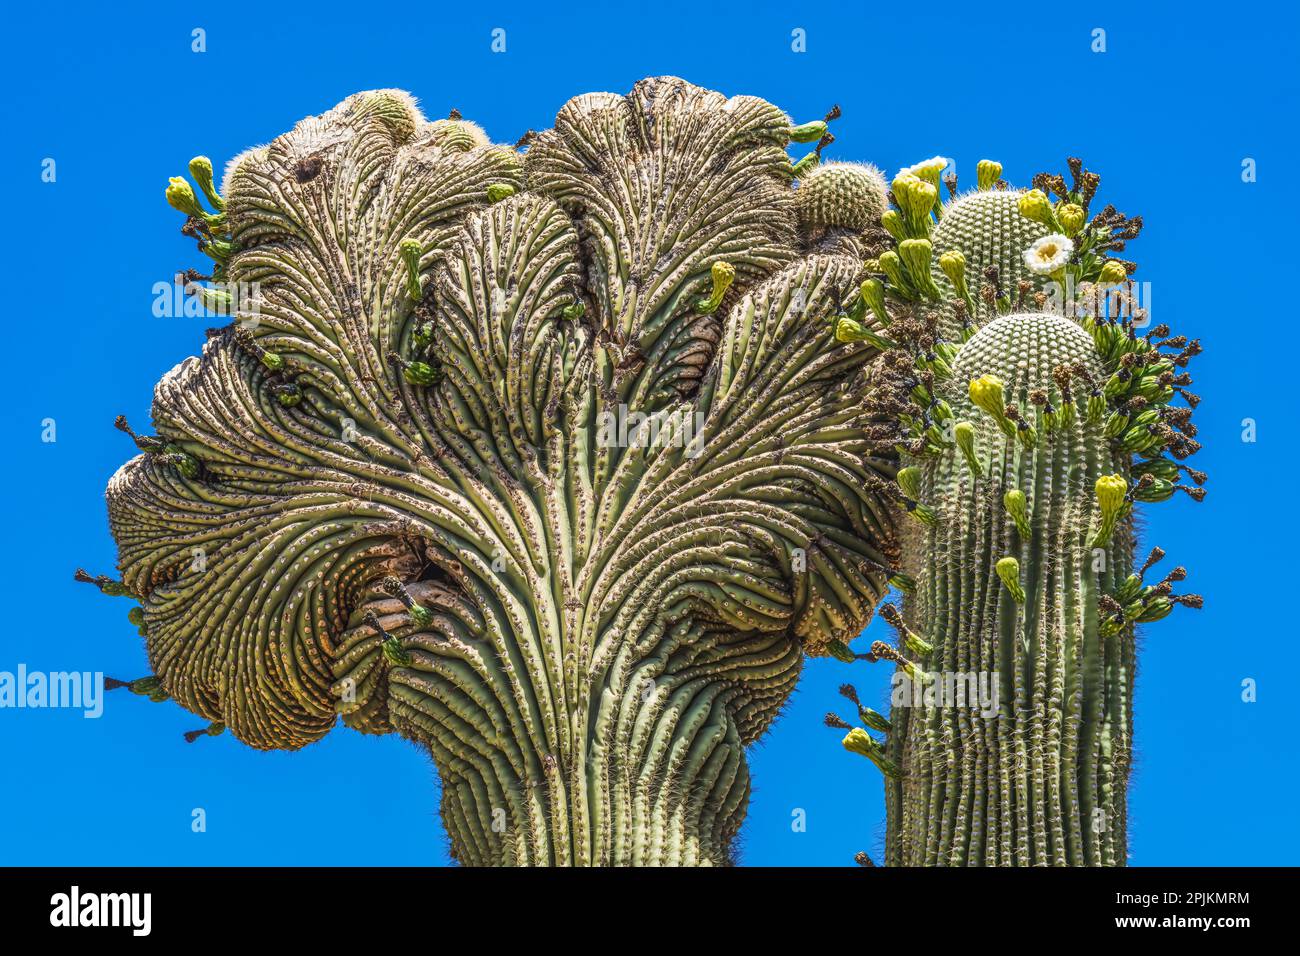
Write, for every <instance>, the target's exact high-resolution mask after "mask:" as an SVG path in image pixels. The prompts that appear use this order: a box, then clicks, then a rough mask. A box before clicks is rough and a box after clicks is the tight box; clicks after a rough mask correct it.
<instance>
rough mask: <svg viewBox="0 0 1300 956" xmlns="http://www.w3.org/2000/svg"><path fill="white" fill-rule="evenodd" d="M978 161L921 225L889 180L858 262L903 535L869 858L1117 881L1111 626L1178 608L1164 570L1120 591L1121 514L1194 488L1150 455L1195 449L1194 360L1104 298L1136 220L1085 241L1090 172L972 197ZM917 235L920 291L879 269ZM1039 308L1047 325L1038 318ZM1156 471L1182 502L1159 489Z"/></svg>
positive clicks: (1122, 791)
mask: <svg viewBox="0 0 1300 956" xmlns="http://www.w3.org/2000/svg"><path fill="white" fill-rule="evenodd" d="M983 167H984V164H981V185H982V186H984V187H985V190H989V191H980V192H977V193H974V194H972V195H970V196H967V197H963V198H959V199H957V200H956V201H955V202H953V203H951V204H950V205H949V206H948V207H947V208H946V209H945V210H942V211H937V212H936V216H935V219H936V220H937V227H934V225H933V223H932V222H931V221H930V219H929V217H928V216H918V215H914V214H910V213H909V206H911V207H913V210H912V211H913V212H915V208H914V207H915V205H916V193H918V192H921V193H927V194H928V191H927V190H920V189H919V188H918V182H923V181H924V177H918V176H917V175H915V174H914V172H909V171H905V172H904V173H903V174H901V175H900V177H899V178H897V179H896V180H895V183H894V194H895V198H896V200H897V202H898V206H899V210H898V214H897V221H898V222H900V223H905V224H906V229H905V230H904V231H903V232H902V233H901V234H900V233H896V234H895V239H897V240H898V245H899V247H900V249H899V252H900V256H899V259H900V261H901V262H902V265H903V268H902V269H901V270H899V269H898V266H897V264H896V263H889V262H888V261H886V262H882V263H881V265H882V269H881V272H882V275H881V279H882V281H883V282H884V283H885V291H886V293H887V295H888V297H889V309H890V311H891V312H892V313H893V318H892V319H891V322H890V324H889V333H890V335H891V337H892V338H893V339H894V340H895V341H897V342H898V343H899V345H900V347H899V348H898V349H896V350H894V351H893V352H891V353H889V354H887V355H886V356H885V361H886V363H887V365H888V368H889V371H890V375H891V380H890V381H889V383H888V384H885V385H882V386H881V388H880V389H879V390H878V391H877V392H876V393H875V394H874V395H873V397H872V401H873V402H874V403H875V404H877V405H878V406H880V407H887V408H892V409H894V410H895V411H896V412H897V413H898V427H897V430H896V431H895V432H894V433H893V434H892V435H889V436H888V438H889V440H891V441H893V442H894V444H895V448H896V449H897V450H898V452H899V453H900V456H901V459H902V462H901V464H902V465H903V466H904V467H902V468H901V470H900V471H899V482H898V485H897V487H896V489H893V491H894V494H895V496H896V497H897V498H898V499H899V500H900V502H901V503H902V505H903V507H904V508H905V510H906V511H907V512H909V513H910V514H912V515H913V516H914V517H915V516H920V517H921V519H922V520H919V521H914V522H910V523H909V531H908V533H907V534H906V535H905V537H904V541H903V559H902V562H901V572H902V578H903V580H905V581H907V582H908V583H909V585H910V587H909V588H908V593H907V595H906V600H905V610H904V613H903V614H902V615H897V617H898V619H897V620H894V619H893V618H894V617H895V615H889V616H887V619H888V620H890V623H891V624H894V625H895V626H896V628H897V629H898V631H899V642H898V648H897V649H895V648H892V647H890V646H889V645H887V644H886V645H877V646H873V647H872V651H871V654H869V655H867V657H868V659H871V660H888V661H894V662H895V663H897V664H898V665H899V672H898V674H897V675H896V680H895V684H894V694H893V708H892V710H891V713H890V717H889V722H890V726H889V729H888V732H887V735H886V738H885V740H884V741H883V742H873V744H874V746H875V748H877V750H878V751H879V753H878V754H876V755H875V756H876V757H878V758H879V759H877V760H876V762H877V765H878V766H881V765H882V764H883V765H887V766H890V767H893V768H897V769H896V772H895V773H893V774H888V775H887V777H886V803H887V810H888V817H889V819H888V828H887V837H886V847H885V861H886V863H889V864H896V865H931V866H932V865H956V866H960V865H972V866H978V865H1123V864H1124V863H1125V861H1126V858H1127V843H1126V840H1127V833H1126V794H1127V782H1128V773H1129V769H1130V766H1131V759H1132V735H1133V714H1132V708H1131V702H1132V695H1133V681H1134V673H1135V666H1136V653H1135V641H1134V625H1135V624H1136V623H1142V622H1146V621H1150V620H1156V619H1158V618H1159V617H1163V616H1164V615H1165V614H1167V613H1168V612H1169V610H1170V609H1171V608H1172V606H1173V605H1174V604H1175V603H1184V604H1187V605H1189V606H1193V607H1198V606H1199V605H1200V598H1199V597H1198V596H1196V595H1181V596H1179V595H1173V594H1172V584H1173V583H1174V582H1175V581H1178V580H1181V579H1182V577H1183V575H1184V574H1185V572H1184V571H1183V570H1182V569H1181V568H1176V569H1175V570H1174V571H1173V572H1171V574H1170V575H1169V576H1168V577H1166V579H1165V580H1163V581H1161V582H1160V583H1159V584H1154V585H1148V584H1145V583H1144V581H1143V575H1144V574H1145V572H1146V571H1147V570H1148V568H1149V567H1150V565H1151V564H1152V563H1154V561H1155V560H1158V559H1159V557H1160V556H1162V554H1163V552H1160V551H1159V549H1156V550H1155V551H1153V552H1152V556H1151V558H1150V559H1148V562H1147V564H1146V566H1144V567H1143V568H1142V569H1141V571H1140V572H1138V573H1134V570H1133V555H1134V548H1135V536H1134V530H1133V517H1132V504H1133V502H1134V501H1135V500H1142V501H1156V500H1163V499H1164V498H1167V497H1169V496H1170V495H1171V494H1172V493H1173V491H1174V490H1175V489H1176V488H1182V490H1184V491H1186V492H1187V493H1188V494H1190V495H1191V496H1192V497H1194V498H1196V499H1197V500H1199V499H1200V497H1201V496H1202V492H1201V490H1200V488H1199V484H1200V482H1202V481H1204V475H1202V474H1200V473H1199V472H1195V471H1191V470H1190V469H1186V468H1185V466H1179V465H1178V464H1176V463H1175V462H1174V461H1170V460H1169V459H1167V458H1165V457H1163V453H1164V452H1168V453H1169V454H1171V455H1173V456H1174V458H1176V459H1182V458H1185V457H1186V456H1187V455H1189V454H1191V453H1192V452H1194V451H1195V450H1196V448H1197V447H1199V446H1198V445H1197V444H1196V442H1195V440H1194V438H1193V436H1194V435H1195V427H1194V426H1192V425H1191V423H1190V421H1189V419H1190V407H1189V406H1181V407H1175V406H1174V405H1173V404H1172V402H1173V401H1174V399H1175V396H1176V394H1177V393H1178V391H1180V390H1181V389H1182V388H1183V386H1185V385H1186V384H1189V383H1190V379H1189V378H1188V377H1187V376H1186V374H1185V373H1182V372H1181V371H1180V369H1181V368H1182V367H1183V366H1185V365H1186V364H1187V361H1188V359H1189V358H1190V357H1191V356H1192V355H1194V354H1195V353H1196V352H1197V351H1199V345H1198V344H1197V343H1195V342H1192V343H1188V342H1187V341H1186V340H1185V339H1182V338H1180V337H1176V338H1167V336H1168V335H1169V330H1168V329H1167V328H1165V327H1156V328H1154V329H1152V330H1151V331H1150V332H1148V333H1146V334H1145V335H1142V334H1141V331H1142V329H1143V328H1144V327H1145V314H1144V313H1143V312H1142V310H1141V309H1139V308H1137V307H1136V303H1134V301H1133V300H1132V297H1131V296H1130V295H1128V293H1127V292H1126V291H1125V290H1124V289H1123V288H1120V287H1112V288H1106V287H1105V280H1110V282H1111V283H1112V284H1113V283H1114V282H1115V281H1116V278H1117V270H1118V273H1119V275H1122V276H1126V275H1127V274H1128V272H1129V271H1131V270H1130V269H1129V268H1128V264H1126V263H1122V262H1121V261H1120V260H1115V259H1112V258H1109V255H1108V254H1109V253H1113V252H1115V251H1119V250H1121V249H1123V246H1124V243H1125V242H1126V241H1127V239H1129V238H1132V236H1133V235H1136V231H1137V228H1139V227H1140V220H1128V219H1126V218H1125V217H1123V216H1121V215H1120V214H1119V213H1117V212H1116V211H1115V210H1114V209H1113V208H1111V207H1107V208H1106V209H1105V210H1103V211H1102V212H1100V213H1098V214H1097V216H1095V217H1094V218H1093V219H1092V220H1091V222H1088V223H1087V224H1086V228H1085V221H1084V220H1083V219H1082V218H1081V217H1082V216H1084V214H1085V213H1086V210H1087V207H1088V205H1089V202H1090V200H1091V198H1092V194H1093V192H1095V189H1096V177H1095V175H1094V174H1091V173H1087V172H1085V171H1084V170H1082V167H1081V165H1079V164H1078V162H1077V161H1076V160H1071V169H1072V172H1073V173H1074V184H1073V186H1072V187H1067V186H1066V185H1065V183H1064V180H1063V179H1062V177H1047V176H1043V177H1039V178H1037V179H1036V183H1041V184H1042V185H1044V186H1045V187H1046V188H1047V189H1049V190H1051V191H1052V192H1054V193H1056V194H1057V197H1058V201H1057V202H1056V203H1055V205H1054V204H1053V203H1052V202H1050V201H1049V200H1048V199H1047V196H1046V193H1045V192H1044V191H1043V190H1040V189H1035V190H1032V191H1030V192H1028V193H1013V192H1011V191H1009V190H1006V191H1003V190H1000V189H998V190H990V187H992V186H993V185H994V183H995V181H996V179H997V178H998V177H993V176H988V177H987V178H986V175H985V169H984V168H983ZM998 173H999V175H1000V167H999V168H998ZM1002 185H1005V184H1002ZM922 199H923V200H924V196H923V197H922ZM1009 209H1010V210H1015V211H1016V213H1017V214H1018V217H1019V218H1007V216H1008V215H1009V214H1008V212H1007V210H1009ZM990 210H998V211H999V212H998V214H997V215H993V214H991V212H990ZM1066 231H1068V232H1069V233H1070V235H1068V236H1067V235H1065V234H1064V233H1065V232H1066ZM930 242H933V243H934V244H935V245H934V247H933V250H929V249H923V251H924V252H926V253H937V254H938V257H939V261H938V262H937V263H936V268H935V272H936V273H938V274H936V275H935V276H934V279H935V281H936V283H939V282H941V281H942V282H943V283H944V285H943V292H942V294H941V295H940V296H935V295H934V294H933V293H932V292H927V291H926V288H927V284H926V283H925V282H924V281H923V279H924V277H923V276H922V275H921V274H920V272H921V270H922V269H924V268H926V264H925V263H926V259H927V258H928V257H927V256H926V255H918V254H917V253H915V252H910V253H908V254H907V255H904V254H903V252H904V250H903V248H902V247H905V246H908V245H909V243H910V244H911V248H913V249H914V248H915V247H916V246H917V245H918V244H922V243H927V244H928V243H930ZM883 258H884V257H882V259H883ZM971 263H975V264H977V265H978V266H979V267H981V269H982V272H983V276H982V280H983V281H981V282H979V284H978V285H976V279H971V278H968V276H967V273H966V269H967V267H968V266H969V265H970V264H971ZM1007 276H1010V277H1012V278H1013V279H1014V282H1015V284H1014V287H1013V288H1008V286H1007V285H1006V284H1004V282H1003V281H1002V280H1003V279H1004V278H1005V277H1007ZM977 278H979V277H977ZM1045 283H1050V284H1045ZM975 289H978V292H975V291H972V290H975ZM1052 295H1060V296H1066V297H1068V301H1069V303H1070V305H1071V308H1070V310H1069V312H1068V316H1069V317H1067V315H1063V314H1056V313H1055V312H1052V311H1045V306H1046V305H1047V303H1048V301H1049V299H1050V297H1051V296H1052ZM972 315H973V316H974V317H975V321H970V319H971V316H972ZM954 319H956V321H954ZM1184 395H1185V396H1186V397H1187V398H1188V401H1189V404H1194V403H1195V401H1196V398H1195V396H1191V395H1190V393H1185V392H1184ZM1135 453H1140V455H1141V458H1140V459H1139V460H1137V461H1136V462H1135V460H1134V456H1135ZM1180 470H1187V471H1188V472H1189V473H1190V474H1191V475H1192V476H1193V481H1194V482H1195V483H1196V486H1187V485H1177V484H1176V481H1177V476H1178V474H1179V472H1180ZM918 665H919V666H918ZM918 673H920V674H921V675H922V679H921V680H917V679H916V675H917V674H918ZM977 689H978V691H980V692H982V693H980V695H979V699H978V700H977V699H976V695H977ZM990 692H991V693H990ZM854 699H855V700H856V693H855V694H854ZM986 707H987V708H988V709H985V708H986ZM836 721H837V718H833V717H832V718H828V723H830V724H831V725H832V726H835V727H838V726H840V723H837V722H836ZM869 727H870V725H868V728H869ZM851 733H852V735H853V738H854V739H852V740H849V739H848V738H846V740H845V747H846V748H847V749H850V750H852V751H854V752H856V753H860V754H867V755H869V756H870V755H872V754H868V750H870V749H871V745H868V744H866V743H864V741H863V740H862V739H861V738H862V737H864V736H867V729H864V728H855V729H853V730H852V731H851Z"/></svg>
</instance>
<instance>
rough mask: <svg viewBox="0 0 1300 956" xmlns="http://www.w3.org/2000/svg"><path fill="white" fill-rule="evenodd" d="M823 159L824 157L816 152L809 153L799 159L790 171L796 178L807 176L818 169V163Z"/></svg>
mask: <svg viewBox="0 0 1300 956" xmlns="http://www.w3.org/2000/svg"><path fill="white" fill-rule="evenodd" d="M821 161H822V158H821V157H820V156H818V155H817V154H816V153H809V154H808V155H807V156H805V157H804V158H803V159H801V160H799V162H797V163H795V164H794V165H793V166H791V167H790V171H791V173H792V174H793V175H794V178H795V179H799V178H800V177H801V176H807V175H808V174H809V173H811V172H812V171H813V170H814V169H816V168H817V164H818V163H820V162H821Z"/></svg>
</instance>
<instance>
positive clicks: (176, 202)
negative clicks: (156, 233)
mask: <svg viewBox="0 0 1300 956" xmlns="http://www.w3.org/2000/svg"><path fill="white" fill-rule="evenodd" d="M190 176H192V177H193V178H194V181H195V182H196V183H198V185H199V191H200V192H201V193H202V194H203V198H204V199H206V200H207V201H208V205H209V206H211V207H212V208H213V209H214V210H216V211H215V212H208V211H207V210H206V209H204V208H203V204H202V203H200V202H199V198H198V195H197V194H196V193H195V192H194V187H193V186H191V185H190V183H189V180H187V179H185V177H183V176H173V177H172V178H171V179H170V180H168V182H167V189H166V190H165V193H164V194H165V195H166V197H167V204H168V205H170V206H171V207H172V208H173V209H175V210H177V211H178V212H182V213H184V214H185V226H184V227H183V228H182V230H181V231H182V232H183V233H184V234H185V235H187V236H190V237H192V238H194V239H195V240H197V241H198V246H199V251H200V252H202V253H203V254H204V255H206V256H207V257H208V258H210V259H212V261H213V273H212V277H213V278H214V279H217V280H220V279H222V278H223V276H224V273H225V269H226V264H227V263H228V262H229V261H230V257H231V255H232V254H233V253H234V244H233V242H232V241H231V236H230V229H229V225H228V223H227V221H226V212H225V209H226V202H225V200H224V199H223V198H222V196H221V193H220V192H218V190H217V187H216V184H215V183H214V182H213V178H212V160H210V159H208V157H206V156H195V157H194V158H193V159H191V160H190ZM196 291H208V290H202V289H200V288H198V287H196ZM205 304H206V301H205Z"/></svg>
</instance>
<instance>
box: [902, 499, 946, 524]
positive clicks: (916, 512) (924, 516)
mask: <svg viewBox="0 0 1300 956" xmlns="http://www.w3.org/2000/svg"><path fill="white" fill-rule="evenodd" d="M904 507H906V508H907V513H908V514H910V515H911V516H912V517H913V518H915V519H916V520H917V521H919V522H921V524H923V525H929V526H930V527H933V526H934V524H935V522H937V521H938V520H939V516H938V515H937V514H935V511H934V509H933V508H931V507H930V506H929V505H923V504H921V502H919V501H912V500H910V499H909V500H908V501H907V502H905V504H904Z"/></svg>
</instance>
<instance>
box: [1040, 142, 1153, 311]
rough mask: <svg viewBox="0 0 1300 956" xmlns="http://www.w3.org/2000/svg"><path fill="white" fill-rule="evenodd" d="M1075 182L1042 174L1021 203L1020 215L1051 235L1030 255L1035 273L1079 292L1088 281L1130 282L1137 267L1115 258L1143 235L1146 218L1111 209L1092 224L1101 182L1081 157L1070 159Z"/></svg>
mask: <svg viewBox="0 0 1300 956" xmlns="http://www.w3.org/2000/svg"><path fill="white" fill-rule="evenodd" d="M1067 163H1068V165H1069V167H1070V175H1071V178H1072V180H1073V182H1072V183H1071V184H1067V183H1066V181H1065V177H1064V176H1061V175H1059V174H1052V173H1039V174H1038V175H1037V176H1035V177H1034V178H1033V187H1034V188H1032V189H1029V190H1026V191H1025V192H1024V193H1023V194H1022V195H1021V196H1020V199H1019V206H1020V214H1021V215H1022V216H1024V217H1025V218H1026V219H1029V220H1032V221H1033V222H1036V223H1039V224H1040V225H1042V226H1044V227H1046V229H1047V230H1048V234H1047V235H1046V236H1044V237H1042V238H1041V239H1039V240H1038V241H1037V242H1035V243H1034V244H1033V245H1032V246H1030V247H1029V248H1028V249H1026V250H1025V251H1024V258H1025V265H1026V266H1028V268H1029V270H1030V271H1031V272H1034V273H1036V274H1038V275H1043V276H1050V277H1051V278H1052V279H1054V280H1056V281H1057V282H1060V283H1062V284H1067V283H1069V284H1072V286H1073V287H1078V286H1079V285H1081V284H1082V283H1085V282H1098V283H1101V284H1102V285H1114V284H1116V283H1119V282H1123V281H1125V280H1126V279H1127V278H1128V276H1129V275H1131V274H1132V273H1133V271H1134V270H1135V269H1136V268H1137V266H1136V264H1135V263H1132V262H1129V261H1127V260H1124V259H1116V258H1111V257H1110V255H1109V254H1110V253H1113V252H1122V251H1123V250H1124V248H1125V246H1126V244H1127V243H1128V241H1129V240H1130V239H1135V238H1137V235H1138V233H1140V232H1141V231H1142V217H1140V216H1134V217H1132V218H1129V217H1127V216H1125V215H1124V214H1123V213H1121V212H1119V211H1118V210H1116V209H1115V207H1114V206H1107V207H1106V208H1105V209H1103V210H1102V211H1101V212H1099V213H1097V214H1096V215H1095V216H1093V217H1092V218H1091V219H1089V216H1088V209H1089V206H1090V205H1091V204H1092V200H1093V197H1094V196H1095V195H1096V193H1097V187H1098V185H1099V184H1100V183H1101V177H1100V176H1098V175H1097V174H1096V173H1094V172H1091V171H1089V170H1085V169H1084V168H1083V163H1082V161H1080V160H1079V159H1077V158H1075V157H1070V158H1069V159H1068V160H1067Z"/></svg>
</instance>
